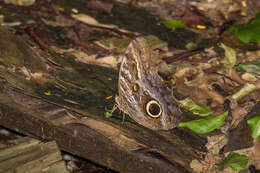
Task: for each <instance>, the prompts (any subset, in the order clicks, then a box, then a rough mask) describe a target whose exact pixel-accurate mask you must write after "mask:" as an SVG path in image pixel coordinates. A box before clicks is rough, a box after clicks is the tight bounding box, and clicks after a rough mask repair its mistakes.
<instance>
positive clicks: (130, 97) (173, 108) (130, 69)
mask: <svg viewBox="0 0 260 173" xmlns="http://www.w3.org/2000/svg"><path fill="white" fill-rule="evenodd" d="M151 58H152V57H151V52H150V50H149V48H148V45H147V43H146V41H145V39H143V38H136V39H135V40H133V41H132V42H131V43H130V45H129V46H128V48H127V50H126V53H125V56H124V58H123V61H122V63H121V67H120V71H119V81H118V93H119V95H118V96H117V98H116V102H117V104H118V106H119V108H120V109H121V110H122V111H123V112H125V113H126V114H128V115H129V116H130V117H131V118H132V119H134V120H135V121H136V122H137V123H139V124H141V125H143V126H145V127H147V128H150V129H153V130H168V129H171V128H174V127H176V125H177V124H178V122H179V121H180V119H181V111H180V110H179V108H178V104H177V103H176V102H175V101H174V100H173V98H172V94H171V91H170V89H169V88H167V87H166V86H165V85H164V83H163V80H162V78H161V77H160V76H159V75H158V73H157V70H156V67H155V64H153V61H151Z"/></svg>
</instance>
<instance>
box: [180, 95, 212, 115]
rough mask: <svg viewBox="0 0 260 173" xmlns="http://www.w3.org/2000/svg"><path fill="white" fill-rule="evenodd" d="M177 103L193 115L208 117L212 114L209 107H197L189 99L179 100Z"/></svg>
mask: <svg viewBox="0 0 260 173" xmlns="http://www.w3.org/2000/svg"><path fill="white" fill-rule="evenodd" d="M179 103H180V104H181V106H183V107H184V108H185V109H187V110H189V111H191V112H192V113H193V114H197V115H199V116H202V117H205V116H208V115H210V114H212V112H213V111H212V110H211V109H210V107H208V106H206V105H198V104H196V103H195V102H194V101H193V100H192V99H190V98H186V99H184V100H180V101H179Z"/></svg>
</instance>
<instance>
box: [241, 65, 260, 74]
mask: <svg viewBox="0 0 260 173" xmlns="http://www.w3.org/2000/svg"><path fill="white" fill-rule="evenodd" d="M236 70H237V71H238V72H248V73H251V74H253V75H260V63H259V62H247V63H243V64H238V65H237V66H236Z"/></svg>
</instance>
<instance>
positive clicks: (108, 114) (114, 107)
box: [104, 105, 117, 118]
mask: <svg viewBox="0 0 260 173" xmlns="http://www.w3.org/2000/svg"><path fill="white" fill-rule="evenodd" d="M105 109H106V112H105V113H104V116H105V117H106V118H110V117H111V116H112V115H113V112H115V110H116V109H117V106H116V105H114V106H113V108H112V109H110V110H108V109H107V108H105Z"/></svg>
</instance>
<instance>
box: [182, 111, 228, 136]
mask: <svg viewBox="0 0 260 173" xmlns="http://www.w3.org/2000/svg"><path fill="white" fill-rule="evenodd" d="M227 115H228V111H226V112H224V113H223V114H221V115H215V116H212V117H208V118H205V119H198V120H192V121H188V122H181V123H180V124H179V125H178V127H187V128H188V129H190V130H192V131H193V132H196V133H199V134H205V133H208V132H211V131H213V130H215V129H216V128H218V127H220V126H221V125H222V124H223V123H224V121H225V119H226V117H227Z"/></svg>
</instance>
